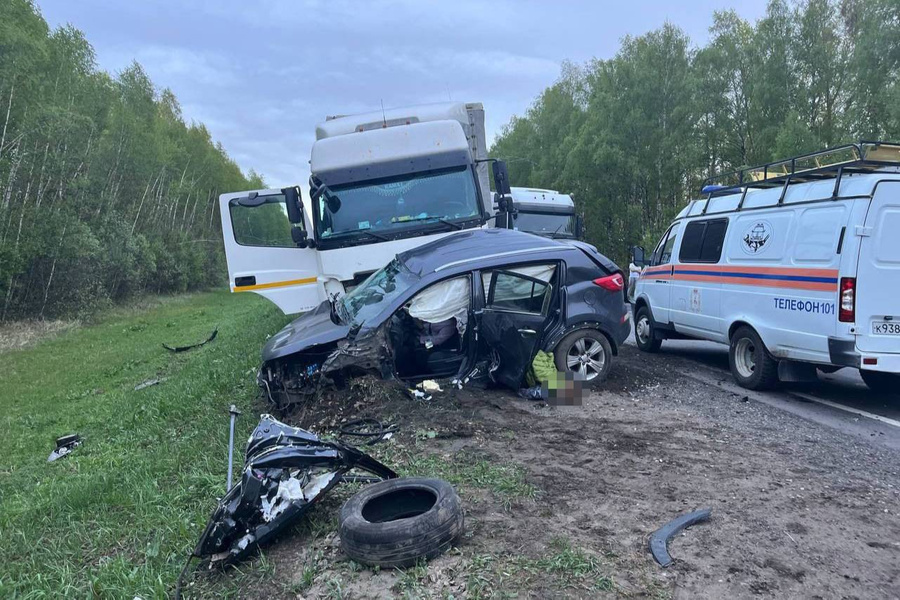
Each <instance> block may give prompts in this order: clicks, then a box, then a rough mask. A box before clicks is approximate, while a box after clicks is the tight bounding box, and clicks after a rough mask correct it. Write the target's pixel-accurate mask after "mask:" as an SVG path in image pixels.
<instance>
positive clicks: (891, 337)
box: [856, 181, 900, 353]
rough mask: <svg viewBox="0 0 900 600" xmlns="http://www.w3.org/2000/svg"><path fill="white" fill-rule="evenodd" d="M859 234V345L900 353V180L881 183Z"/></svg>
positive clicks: (857, 315) (857, 312) (872, 349)
mask: <svg viewBox="0 0 900 600" xmlns="http://www.w3.org/2000/svg"><path fill="white" fill-rule="evenodd" d="M858 233H861V234H862V239H861V243H860V247H859V263H858V267H857V275H856V325H857V331H858V335H857V337H856V347H857V349H858V350H860V351H862V352H888V353H900V301H898V297H900V235H898V234H900V181H882V182H880V183H879V184H878V185H877V187H876V188H875V194H874V196H873V197H872V202H871V204H870V205H869V211H868V213H867V214H866V222H865V225H864V227H863V229H862V230H861V231H858Z"/></svg>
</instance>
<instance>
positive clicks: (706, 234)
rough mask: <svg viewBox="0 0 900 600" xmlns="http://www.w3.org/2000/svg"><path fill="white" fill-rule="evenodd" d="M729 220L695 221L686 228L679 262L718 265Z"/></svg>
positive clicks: (679, 253)
mask: <svg viewBox="0 0 900 600" xmlns="http://www.w3.org/2000/svg"><path fill="white" fill-rule="evenodd" d="M727 229H728V219H714V220H711V221H693V222H691V223H688V224H687V226H686V227H685V228H684V239H683V240H682V241H681V250H680V251H679V252H678V260H679V261H680V262H683V263H717V262H719V259H720V258H721V257H722V246H723V245H724V243H725V232H726V231H727Z"/></svg>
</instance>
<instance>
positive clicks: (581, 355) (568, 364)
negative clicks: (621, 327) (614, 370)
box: [553, 329, 612, 383]
mask: <svg viewBox="0 0 900 600" xmlns="http://www.w3.org/2000/svg"><path fill="white" fill-rule="evenodd" d="M553 359H554V362H555V363H556V369H557V370H558V371H563V372H565V371H569V372H570V373H575V374H576V375H578V376H579V377H580V378H581V379H582V380H583V381H589V382H591V383H600V382H602V381H604V380H606V377H607V376H608V375H609V370H610V368H611V367H612V347H611V346H610V345H609V340H607V339H606V336H605V335H603V334H602V333H600V332H599V331H597V330H596V329H579V330H577V331H573V332H572V333H570V334H569V335H567V336H566V337H564V338H563V339H562V341H561V342H560V343H559V344H557V345H556V349H555V350H554V351H553Z"/></svg>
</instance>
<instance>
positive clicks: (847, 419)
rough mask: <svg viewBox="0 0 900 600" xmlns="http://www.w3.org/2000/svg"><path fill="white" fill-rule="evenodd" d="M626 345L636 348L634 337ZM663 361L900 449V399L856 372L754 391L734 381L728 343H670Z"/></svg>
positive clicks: (726, 387) (712, 382)
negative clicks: (873, 388) (875, 387)
mask: <svg viewBox="0 0 900 600" xmlns="http://www.w3.org/2000/svg"><path fill="white" fill-rule="evenodd" d="M626 343H628V344H632V345H633V344H634V336H633V335H632V337H630V338H629V339H628V341H627V342H626ZM659 358H661V359H664V360H672V361H684V362H685V363H686V364H690V365H696V366H697V367H699V368H697V369H691V370H689V371H688V372H687V374H688V375H689V376H691V377H693V378H695V379H699V380H702V381H704V382H706V383H709V384H710V385H715V386H717V387H719V388H722V389H724V390H727V391H729V392H732V393H739V394H743V395H746V396H747V397H748V398H749V399H752V400H755V401H758V402H762V403H765V404H767V405H770V406H773V407H775V408H778V409H780V410H786V411H788V412H791V413H793V414H796V415H798V416H800V417H803V418H805V419H809V420H811V421H815V422H817V423H820V424H822V425H825V426H828V427H832V428H835V429H838V430H840V431H843V432H845V433H847V434H849V435H852V436H854V437H857V438H860V439H867V440H869V441H872V442H875V443H878V444H880V445H884V446H888V447H891V448H894V449H895V450H900V395H897V396H889V395H881V394H876V393H874V392H872V391H871V390H869V388H868V387H866V384H865V383H863V380H862V378H860V376H859V372H858V371H856V370H854V369H846V368H845V369H841V370H839V371H837V372H835V373H833V374H830V375H823V374H821V373H820V374H819V381H818V382H816V383H792V384H782V386H781V387H780V389H778V390H777V391H773V392H752V391H750V390H745V389H743V388H741V387H739V386H738V385H737V384H736V383H735V382H734V379H733V378H732V377H731V372H730V371H729V368H728V347H727V346H725V345H723V344H716V343H713V342H705V341H686V340H666V341H665V342H663V345H662V349H661V350H660V353H659Z"/></svg>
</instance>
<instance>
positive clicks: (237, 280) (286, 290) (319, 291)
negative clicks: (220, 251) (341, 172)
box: [219, 190, 325, 314]
mask: <svg viewBox="0 0 900 600" xmlns="http://www.w3.org/2000/svg"><path fill="white" fill-rule="evenodd" d="M295 210H297V211H299V210H300V208H299V207H295ZM219 211H220V215H221V218H222V239H223V241H224V243H225V260H226V261H227V263H228V280H229V286H230V287H231V291H232V292H255V293H257V294H259V295H260V296H263V297H265V298H267V299H269V300H271V301H272V302H273V303H275V304H276V305H277V306H278V308H280V309H281V310H282V312H284V313H285V314H293V313H299V312H305V311H307V310H311V309H313V308H315V307H316V306H318V305H319V304H320V303H321V302H322V301H323V300H325V290H324V287H323V286H322V285H321V284H320V283H319V282H318V273H319V262H318V261H319V259H318V256H317V253H316V250H315V249H313V248H310V247H308V245H307V242H306V236H305V235H304V234H305V232H306V231H308V228H307V224H306V216H305V215H303V214H302V211H300V216H299V218H298V217H296V216H295V218H294V220H295V221H297V220H299V221H301V222H299V223H292V222H291V221H292V219H291V218H290V217H289V216H288V214H289V211H288V206H287V201H286V199H285V194H284V193H283V192H282V191H281V190H256V191H251V192H238V193H234V194H222V195H221V196H219ZM295 230H297V231H295ZM298 234H300V235H298Z"/></svg>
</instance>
